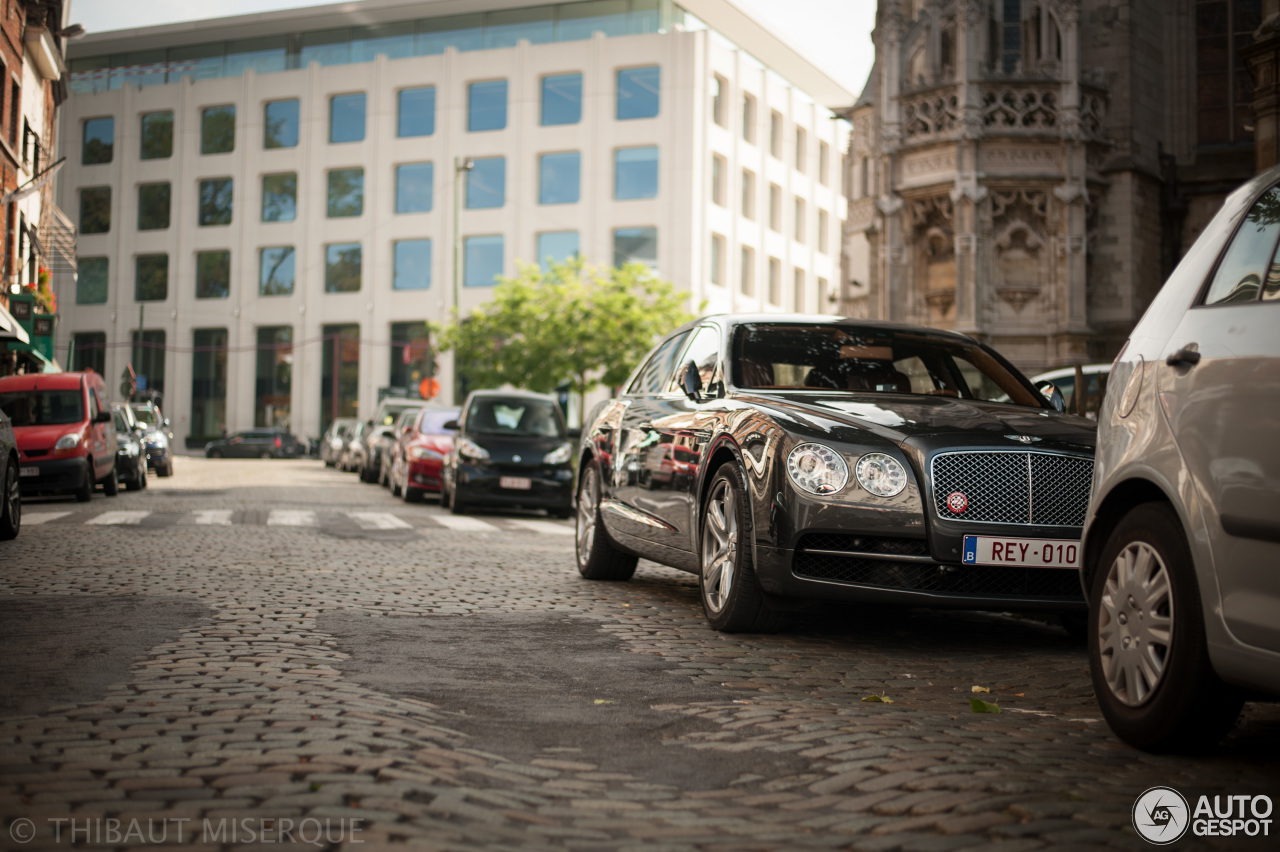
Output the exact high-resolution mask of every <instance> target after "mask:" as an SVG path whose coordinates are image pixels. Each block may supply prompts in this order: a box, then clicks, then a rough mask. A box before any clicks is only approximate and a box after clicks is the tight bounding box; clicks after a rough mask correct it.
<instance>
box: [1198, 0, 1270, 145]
mask: <svg viewBox="0 0 1280 852" xmlns="http://www.w3.org/2000/svg"><path fill="white" fill-rule="evenodd" d="M1195 14H1196V18H1195V33H1196V119H1197V121H1196V142H1197V144H1199V145H1230V144H1232V143H1238V142H1248V141H1250V140H1251V139H1252V138H1253V134H1252V132H1250V131H1247V130H1245V125H1246V124H1250V123H1252V120H1253V119H1252V117H1253V110H1252V101H1253V78H1252V77H1251V76H1250V75H1249V69H1248V68H1247V67H1246V66H1245V63H1244V61H1243V60H1241V58H1240V53H1239V50H1240V48H1242V47H1245V46H1246V45H1248V44H1250V43H1252V42H1253V32H1254V30H1256V29H1257V28H1258V25H1259V24H1261V23H1262V20H1261V18H1262V10H1261V5H1260V4H1259V3H1258V0H1196V11H1195Z"/></svg>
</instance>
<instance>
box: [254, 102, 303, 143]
mask: <svg viewBox="0 0 1280 852" xmlns="http://www.w3.org/2000/svg"><path fill="white" fill-rule="evenodd" d="M262 127H263V130H262V147H264V148H293V147H296V146H297V144H298V102H297V101H296V100H288V101H270V102H268V103H267V105H266V107H265V108H264V112H263V122H262Z"/></svg>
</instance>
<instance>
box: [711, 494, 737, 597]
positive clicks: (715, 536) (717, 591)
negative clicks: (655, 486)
mask: <svg viewBox="0 0 1280 852" xmlns="http://www.w3.org/2000/svg"><path fill="white" fill-rule="evenodd" d="M737 557H738V507H737V497H736V495H735V494H734V491H733V489H732V488H730V487H729V483H727V482H721V483H719V484H718V485H717V486H716V488H715V490H714V491H713V492H712V493H711V499H710V500H709V501H708V502H707V514H706V520H705V521H704V522H703V524H702V589H703V595H704V597H705V599H706V602H707V607H708V608H710V610H711V611H712V612H719V611H720V610H722V609H724V607H725V604H726V603H728V602H729V595H730V593H731V592H732V591H733V578H734V575H735V574H736V573H737V572H736V571H735V568H736V565H735V564H734V563H735V560H736V559H737Z"/></svg>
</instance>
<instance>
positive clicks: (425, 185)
mask: <svg viewBox="0 0 1280 852" xmlns="http://www.w3.org/2000/svg"><path fill="white" fill-rule="evenodd" d="M434 193H435V165H434V164H433V163H404V164H403V165H399V166H396V212H397V213H430V212H431V206H432V198H433V196H434Z"/></svg>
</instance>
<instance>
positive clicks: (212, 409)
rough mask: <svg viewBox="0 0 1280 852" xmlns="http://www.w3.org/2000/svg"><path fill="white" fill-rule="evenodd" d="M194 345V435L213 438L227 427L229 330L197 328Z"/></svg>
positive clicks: (193, 336)
mask: <svg viewBox="0 0 1280 852" xmlns="http://www.w3.org/2000/svg"><path fill="white" fill-rule="evenodd" d="M192 343H193V344H194V345H193V347H192V348H193V350H194V351H193V352H192V354H191V425H190V428H191V432H190V434H192V435H199V436H203V437H208V438H212V437H213V436H215V435H218V434H219V433H220V432H221V431H222V429H223V428H224V427H225V426H226V424H227V330H226V329H225V328H197V329H195V331H194V333H193V334H192Z"/></svg>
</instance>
